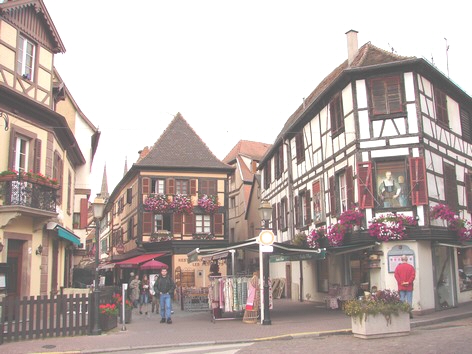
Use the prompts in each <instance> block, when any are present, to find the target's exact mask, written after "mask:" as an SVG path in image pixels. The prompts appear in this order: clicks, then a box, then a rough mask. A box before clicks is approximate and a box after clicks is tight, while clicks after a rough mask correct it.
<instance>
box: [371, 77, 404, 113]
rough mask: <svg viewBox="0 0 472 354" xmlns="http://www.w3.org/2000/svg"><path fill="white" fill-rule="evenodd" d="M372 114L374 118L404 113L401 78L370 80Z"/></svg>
mask: <svg viewBox="0 0 472 354" xmlns="http://www.w3.org/2000/svg"><path fill="white" fill-rule="evenodd" d="M369 87H370V100H371V105H372V106H371V112H372V114H373V115H374V116H377V115H385V114H392V113H401V112H403V98H402V88H401V82H400V76H399V75H398V76H389V77H378V78H375V79H371V80H370V85H369Z"/></svg>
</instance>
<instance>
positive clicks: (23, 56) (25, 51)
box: [16, 36, 36, 80]
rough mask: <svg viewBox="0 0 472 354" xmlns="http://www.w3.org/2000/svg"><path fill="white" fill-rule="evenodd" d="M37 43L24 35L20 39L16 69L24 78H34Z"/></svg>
mask: <svg viewBox="0 0 472 354" xmlns="http://www.w3.org/2000/svg"><path fill="white" fill-rule="evenodd" d="M35 55H36V45H35V44H34V43H33V42H31V41H30V40H28V39H26V38H25V37H23V36H20V38H19V41H18V53H17V62H16V71H17V73H18V74H20V75H21V76H22V77H23V78H24V79H27V80H33V74H34V62H35Z"/></svg>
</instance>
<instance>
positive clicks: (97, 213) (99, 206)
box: [92, 195, 105, 335]
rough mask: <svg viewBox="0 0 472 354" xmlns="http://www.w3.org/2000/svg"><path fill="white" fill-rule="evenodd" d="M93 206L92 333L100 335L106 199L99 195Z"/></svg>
mask: <svg viewBox="0 0 472 354" xmlns="http://www.w3.org/2000/svg"><path fill="white" fill-rule="evenodd" d="M92 206H93V217H94V218H95V284H94V287H93V301H94V323H93V329H92V334H93V335H99V334H101V333H102V330H101V328H100V323H99V322H100V321H99V316H98V314H99V312H100V307H99V306H100V290H99V289H98V284H99V282H100V278H99V276H98V265H99V263H100V220H101V218H102V217H103V212H104V210H105V200H104V199H103V198H101V197H100V196H99V195H97V197H96V198H95V200H94V201H93V203H92Z"/></svg>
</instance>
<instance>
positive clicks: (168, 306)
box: [154, 268, 175, 324]
mask: <svg viewBox="0 0 472 354" xmlns="http://www.w3.org/2000/svg"><path fill="white" fill-rule="evenodd" d="M174 289H175V283H174V281H173V280H172V279H171V278H170V276H168V275H167V269H166V268H162V269H161V276H160V277H159V278H157V281H156V282H155V283H154V291H155V292H156V294H157V295H159V299H160V301H159V303H160V307H161V323H166V322H167V323H168V324H171V323H172V319H171V317H170V315H171V312H172V298H173V297H174Z"/></svg>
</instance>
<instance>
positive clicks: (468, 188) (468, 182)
mask: <svg viewBox="0 0 472 354" xmlns="http://www.w3.org/2000/svg"><path fill="white" fill-rule="evenodd" d="M464 181H465V196H466V201H467V211H468V212H469V213H472V174H470V173H465V174H464Z"/></svg>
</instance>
